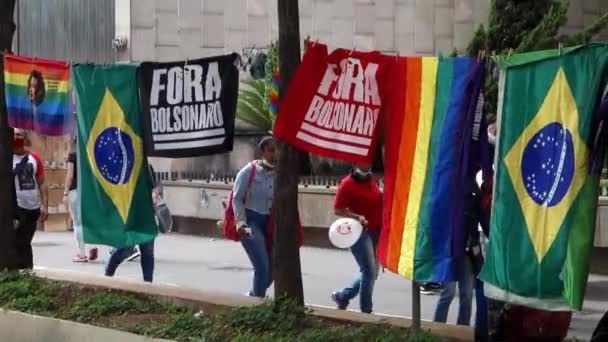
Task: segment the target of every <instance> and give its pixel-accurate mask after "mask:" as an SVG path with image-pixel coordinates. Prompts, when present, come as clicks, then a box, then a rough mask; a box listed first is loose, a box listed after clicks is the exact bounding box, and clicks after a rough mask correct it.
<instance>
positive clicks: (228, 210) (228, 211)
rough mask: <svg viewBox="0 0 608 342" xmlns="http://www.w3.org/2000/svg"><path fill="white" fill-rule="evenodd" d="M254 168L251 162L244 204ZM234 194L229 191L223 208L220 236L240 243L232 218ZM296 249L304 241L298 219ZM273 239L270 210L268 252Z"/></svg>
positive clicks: (267, 228) (272, 222)
mask: <svg viewBox="0 0 608 342" xmlns="http://www.w3.org/2000/svg"><path fill="white" fill-rule="evenodd" d="M255 172H256V167H255V164H254V162H251V174H250V175H249V180H248V182H247V191H245V196H244V203H243V204H246V203H245V202H246V201H247V197H249V188H250V187H251V184H252V183H253V178H254V177H255ZM233 196H234V193H233V191H230V196H229V197H228V203H227V204H226V206H225V207H224V220H223V221H222V223H221V227H222V236H223V237H224V238H226V239H228V240H232V241H237V242H238V241H241V236H240V235H239V233H238V232H237V231H236V218H235V217H234V208H233V206H232V199H233ZM298 223H299V224H298V247H302V242H303V240H304V232H303V228H302V223H301V222H299V219H298ZM273 239H274V217H273V210H272V209H271V212H270V218H269V220H268V224H267V225H266V248H267V249H268V250H271V249H272V242H273Z"/></svg>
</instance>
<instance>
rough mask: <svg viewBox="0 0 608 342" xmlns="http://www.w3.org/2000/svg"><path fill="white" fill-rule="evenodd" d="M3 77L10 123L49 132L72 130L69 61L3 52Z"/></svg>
mask: <svg viewBox="0 0 608 342" xmlns="http://www.w3.org/2000/svg"><path fill="white" fill-rule="evenodd" d="M4 80H5V85H4V90H5V94H6V108H7V111H8V122H9V125H10V126H11V127H13V128H23V129H28V130H33V131H35V132H36V133H38V134H41V135H49V136H60V135H64V134H67V133H71V132H72V130H73V129H74V119H73V113H72V106H71V105H70V104H71V102H70V100H71V99H70V93H69V88H70V84H69V83H70V64H69V63H68V62H62V61H53V60H47V59H41V58H32V57H24V56H14V55H9V54H5V55H4Z"/></svg>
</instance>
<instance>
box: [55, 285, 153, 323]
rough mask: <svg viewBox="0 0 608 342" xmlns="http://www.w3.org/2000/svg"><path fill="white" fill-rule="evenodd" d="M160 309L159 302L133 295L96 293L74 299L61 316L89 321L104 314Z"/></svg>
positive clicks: (149, 311)
mask: <svg viewBox="0 0 608 342" xmlns="http://www.w3.org/2000/svg"><path fill="white" fill-rule="evenodd" d="M160 309H161V305H160V304H157V303H154V302H152V301H150V300H143V299H141V298H138V297H136V296H134V295H129V294H124V293H118V292H108V293H97V294H94V295H92V296H90V297H85V298H83V299H80V300H78V301H76V302H75V303H74V304H73V305H71V306H70V307H69V308H68V310H66V312H65V313H64V314H63V318H65V319H69V320H74V321H78V322H91V321H93V320H95V319H97V318H99V317H104V316H110V315H118V316H120V315H124V314H126V313H140V314H141V313H151V312H157V311H159V310H160Z"/></svg>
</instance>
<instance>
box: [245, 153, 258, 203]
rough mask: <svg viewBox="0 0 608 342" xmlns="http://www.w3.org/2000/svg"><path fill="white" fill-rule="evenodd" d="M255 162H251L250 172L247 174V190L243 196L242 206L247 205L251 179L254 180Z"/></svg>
mask: <svg viewBox="0 0 608 342" xmlns="http://www.w3.org/2000/svg"><path fill="white" fill-rule="evenodd" d="M256 169H257V168H256V166H255V160H254V161H252V162H251V172H250V173H249V181H248V182H247V190H245V196H243V204H245V205H247V200H248V199H249V190H250V189H251V185H252V184H253V179H254V178H255V173H256V171H257V170H256Z"/></svg>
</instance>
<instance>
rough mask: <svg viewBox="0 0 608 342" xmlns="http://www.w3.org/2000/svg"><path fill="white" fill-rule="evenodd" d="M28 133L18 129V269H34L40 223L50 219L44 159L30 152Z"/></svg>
mask: <svg viewBox="0 0 608 342" xmlns="http://www.w3.org/2000/svg"><path fill="white" fill-rule="evenodd" d="M26 139H27V136H26V132H25V131H24V130H21V129H15V131H14V134H13V175H14V178H15V194H16V196H15V197H16V201H17V205H16V213H15V219H16V231H15V244H16V249H17V267H18V268H19V269H32V268H34V256H33V252H32V239H33V238H34V233H36V228H37V227H38V223H39V222H44V221H46V219H47V212H48V186H47V184H46V182H45V180H44V165H43V163H42V159H41V158H40V156H39V155H38V154H37V153H35V152H32V151H30V150H29V149H27V148H26V146H25V145H26Z"/></svg>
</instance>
